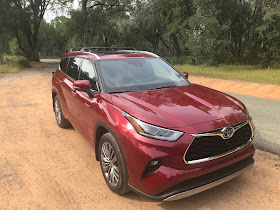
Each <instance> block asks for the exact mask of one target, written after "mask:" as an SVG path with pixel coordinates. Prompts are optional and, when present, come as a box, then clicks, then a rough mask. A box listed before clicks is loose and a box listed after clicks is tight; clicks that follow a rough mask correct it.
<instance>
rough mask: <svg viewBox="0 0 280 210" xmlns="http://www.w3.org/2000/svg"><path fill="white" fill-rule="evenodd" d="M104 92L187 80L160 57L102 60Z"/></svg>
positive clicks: (161, 86) (164, 85)
mask: <svg viewBox="0 0 280 210" xmlns="http://www.w3.org/2000/svg"><path fill="white" fill-rule="evenodd" d="M99 63H100V69H101V74H102V78H103V80H104V84H105V88H106V92H109V93H110V92H111V93H112V92H127V91H143V90H151V89H160V88H167V87H176V86H185V85H188V84H189V82H188V81H187V80H186V79H185V78H184V77H183V76H182V75H181V74H180V73H179V72H177V71H176V70H174V69H173V68H172V67H171V66H170V65H169V64H167V63H166V62H165V61H163V60H162V59H160V58H134V59H118V60H102V61H100V62H99Z"/></svg>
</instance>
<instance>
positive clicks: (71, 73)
mask: <svg viewBox="0 0 280 210" xmlns="http://www.w3.org/2000/svg"><path fill="white" fill-rule="evenodd" d="M81 63H82V58H77V57H70V58H69V62H68V66H67V70H66V72H65V74H66V77H64V79H63V81H62V82H61V88H62V92H63V95H64V98H65V103H66V106H67V109H68V111H69V120H70V122H71V123H72V124H73V126H74V127H76V126H77V125H78V123H77V115H78V113H79V111H78V110H77V108H78V107H75V105H74V103H73V99H74V98H75V96H76V91H75V90H74V89H73V83H74V82H75V81H76V80H78V78H79V72H80V66H81Z"/></svg>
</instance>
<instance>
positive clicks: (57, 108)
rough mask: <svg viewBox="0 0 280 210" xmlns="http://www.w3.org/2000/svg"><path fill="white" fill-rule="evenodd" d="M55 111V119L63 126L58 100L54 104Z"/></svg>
mask: <svg viewBox="0 0 280 210" xmlns="http://www.w3.org/2000/svg"><path fill="white" fill-rule="evenodd" d="M54 111H55V118H56V121H57V123H58V124H61V108H60V105H59V101H58V100H55V102H54Z"/></svg>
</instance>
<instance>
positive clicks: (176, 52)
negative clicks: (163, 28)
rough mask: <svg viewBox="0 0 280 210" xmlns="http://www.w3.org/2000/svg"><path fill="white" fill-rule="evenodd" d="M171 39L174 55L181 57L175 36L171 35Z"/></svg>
mask: <svg viewBox="0 0 280 210" xmlns="http://www.w3.org/2000/svg"><path fill="white" fill-rule="evenodd" d="M171 37H172V40H173V44H174V49H175V55H176V57H177V58H178V57H180V55H181V50H180V47H179V43H178V39H177V37H176V35H175V34H173V35H171Z"/></svg>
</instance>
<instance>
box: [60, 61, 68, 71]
mask: <svg viewBox="0 0 280 210" xmlns="http://www.w3.org/2000/svg"><path fill="white" fill-rule="evenodd" d="M67 64H68V58H64V59H63V60H62V61H61V62H60V70H61V71H62V72H64V73H65V72H66V69H67Z"/></svg>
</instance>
